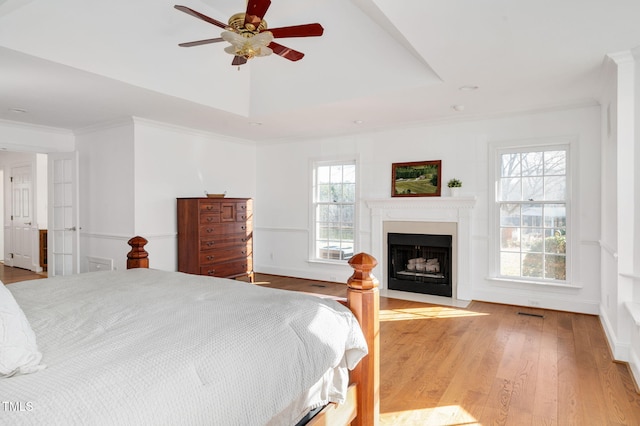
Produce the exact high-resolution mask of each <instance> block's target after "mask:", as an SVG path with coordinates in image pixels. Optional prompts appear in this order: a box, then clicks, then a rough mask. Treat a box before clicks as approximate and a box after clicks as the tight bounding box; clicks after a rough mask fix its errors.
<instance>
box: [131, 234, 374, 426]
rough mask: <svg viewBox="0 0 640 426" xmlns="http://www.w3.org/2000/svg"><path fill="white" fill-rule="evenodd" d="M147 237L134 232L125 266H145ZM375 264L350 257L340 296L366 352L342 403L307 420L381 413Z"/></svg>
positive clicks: (361, 419)
mask: <svg viewBox="0 0 640 426" xmlns="http://www.w3.org/2000/svg"><path fill="white" fill-rule="evenodd" d="M146 244H147V240H146V239H144V238H143V237H140V236H136V237H133V238H131V239H130V240H129V245H130V246H131V251H130V252H129V253H128V254H127V269H131V268H148V267H149V254H148V253H147V252H146V250H145V249H144V246H145V245H146ZM377 264H378V262H377V261H376V260H375V258H374V257H373V256H371V255H369V254H366V253H358V254H356V255H355V256H353V257H352V258H351V259H350V260H349V265H351V267H352V268H353V275H351V277H350V278H349V279H348V280H347V299H346V300H342V301H341V303H343V304H344V305H345V306H347V307H348V308H349V309H351V311H352V312H353V313H354V315H355V316H356V318H357V319H358V322H360V326H361V327H362V331H363V333H364V337H365V339H366V340H367V344H368V346H369V354H368V355H367V356H366V357H364V358H363V359H362V361H360V363H358V365H357V367H356V368H355V369H354V370H353V371H352V372H351V375H350V381H351V385H350V386H349V392H348V396H347V401H346V402H345V403H344V404H339V405H338V404H329V405H328V406H327V407H325V408H324V409H323V410H322V411H321V412H320V413H318V414H317V415H316V416H315V417H314V418H313V419H311V420H310V421H309V423H307V425H310V426H322V425H348V424H352V425H357V426H375V425H378V422H379V417H380V334H379V331H380V329H379V320H378V319H379V317H378V315H379V314H378V311H379V309H380V302H379V300H380V298H379V293H378V280H377V279H376V278H375V277H374V276H373V275H371V271H372V270H373V268H374V267H375V266H376V265H377Z"/></svg>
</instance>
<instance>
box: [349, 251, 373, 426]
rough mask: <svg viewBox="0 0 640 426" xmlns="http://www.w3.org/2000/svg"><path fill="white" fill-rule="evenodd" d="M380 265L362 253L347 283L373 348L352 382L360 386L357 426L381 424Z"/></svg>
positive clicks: (355, 258)
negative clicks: (376, 270) (374, 271)
mask: <svg viewBox="0 0 640 426" xmlns="http://www.w3.org/2000/svg"><path fill="white" fill-rule="evenodd" d="M377 264H378V262H377V261H376V259H375V258H374V257H373V256H371V255H369V254H367V253H358V254H356V255H355V256H353V257H352V258H351V259H350V260H349V265H351V267H352V268H353V269H354V271H353V275H352V276H351V277H350V278H349V279H348V280H347V287H348V288H347V303H348V304H349V308H350V309H351V311H352V312H353V313H354V314H355V316H356V318H357V319H358V321H359V322H360V326H361V327H362V331H363V332H364V337H365V338H366V339H367V344H368V346H369V354H368V355H367V356H366V357H364V358H363V359H362V361H360V363H359V364H358V365H357V367H356V368H355V369H354V370H353V372H352V373H351V377H352V378H353V380H352V381H354V382H356V383H357V384H358V395H357V399H358V415H357V417H356V419H355V421H354V423H353V424H355V425H360V426H375V425H378V423H379V420H380V322H379V314H378V311H379V309H380V295H379V293H378V280H377V279H376V278H375V277H374V276H373V275H371V270H372V269H373V268H375V266H376V265H377Z"/></svg>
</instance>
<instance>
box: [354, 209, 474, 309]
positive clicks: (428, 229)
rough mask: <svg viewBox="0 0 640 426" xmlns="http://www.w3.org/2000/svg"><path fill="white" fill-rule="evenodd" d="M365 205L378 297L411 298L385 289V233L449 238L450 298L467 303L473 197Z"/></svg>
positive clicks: (386, 256) (468, 298) (386, 269)
mask: <svg viewBox="0 0 640 426" xmlns="http://www.w3.org/2000/svg"><path fill="white" fill-rule="evenodd" d="M365 203H366V205H367V207H368V208H369V209H370V220H371V223H370V225H371V254H372V255H373V256H374V257H375V258H376V259H378V266H377V267H376V268H375V269H374V274H375V276H376V277H378V279H379V280H380V291H381V294H383V295H385V294H388V293H393V297H400V298H402V295H407V296H410V295H411V293H407V292H405V291H396V290H393V289H390V288H389V283H388V281H389V279H388V259H389V253H388V250H387V238H388V234H389V233H405V234H433V235H450V236H451V239H452V244H451V246H452V247H451V251H452V255H451V281H452V282H451V286H452V291H451V298H452V299H460V300H471V298H472V292H471V280H470V266H471V214H472V211H473V207H474V206H475V204H476V198H475V197H425V198H413V199H391V198H389V199H375V200H374V199H371V200H366V201H365ZM407 298H410V297H407Z"/></svg>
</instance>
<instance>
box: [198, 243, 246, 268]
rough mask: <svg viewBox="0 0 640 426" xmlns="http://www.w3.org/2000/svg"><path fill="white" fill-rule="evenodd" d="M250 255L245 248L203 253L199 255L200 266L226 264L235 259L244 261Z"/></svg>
mask: <svg viewBox="0 0 640 426" xmlns="http://www.w3.org/2000/svg"><path fill="white" fill-rule="evenodd" d="M250 254H251V253H250V252H249V251H248V250H247V247H246V246H245V247H232V248H229V249H226V250H220V249H214V250H209V251H203V252H202V253H200V264H201V265H210V264H212V263H218V262H227V261H230V260H236V259H239V260H240V259H242V260H244V259H246V258H247V256H248V255H250Z"/></svg>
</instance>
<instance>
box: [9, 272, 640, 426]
mask: <svg viewBox="0 0 640 426" xmlns="http://www.w3.org/2000/svg"><path fill="white" fill-rule="evenodd" d="M3 268H4V267H3ZM3 268H0V269H3ZM6 269H12V268H6ZM13 272H16V271H13ZM18 272H19V271H18ZM27 272H28V271H27ZM3 274H8V272H6V271H0V279H2V280H3V282H7V281H5V278H3V277H4V276H6V275H3ZM27 275H28V274H23V275H22V276H23V277H26V276H27ZM31 275H32V276H31V278H40V277H39V276H33V275H34V274H31ZM11 279H13V278H11ZM26 279H29V278H26ZM19 280H20V279H19V277H18V279H16V281H19ZM11 282H13V281H11ZM256 283H257V284H258V285H263V286H267V287H276V288H283V289H287V290H295V291H305V292H310V293H322V294H330V295H334V296H345V295H346V286H344V285H341V284H335V283H327V282H322V281H312V280H302V279H297V278H288V277H279V276H273V275H265V274H256ZM380 309H381V312H380V336H381V338H380V347H381V363H380V370H381V371H380V377H381V389H380V394H381V404H380V405H381V419H380V424H381V425H394V426H404V425H420V426H428V425H434V426H444V425H465V426H466V425H485V426H486V425H516V426H523V425H557V426H565V425H580V426H583V425H589V426H590V425H593V426H605V425H640V395H639V394H638V393H637V392H636V389H635V385H634V382H633V379H632V377H631V375H630V373H629V370H628V367H627V366H626V365H625V364H621V363H616V362H613V360H612V358H611V353H610V351H609V348H608V346H607V342H606V340H605V336H604V331H603V329H602V326H601V324H600V321H599V319H598V317H596V316H593V315H582V314H574V313H568V312H559V311H548V310H542V309H532V308H523V307H517V306H508V305H499V304H493V303H484V302H472V303H471V304H470V305H469V307H467V308H466V309H461V308H452V307H445V306H438V305H430V304H424V303H418V302H409V301H403V300H398V299H389V298H384V297H382V298H381V300H380ZM538 315H539V316H538Z"/></svg>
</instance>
